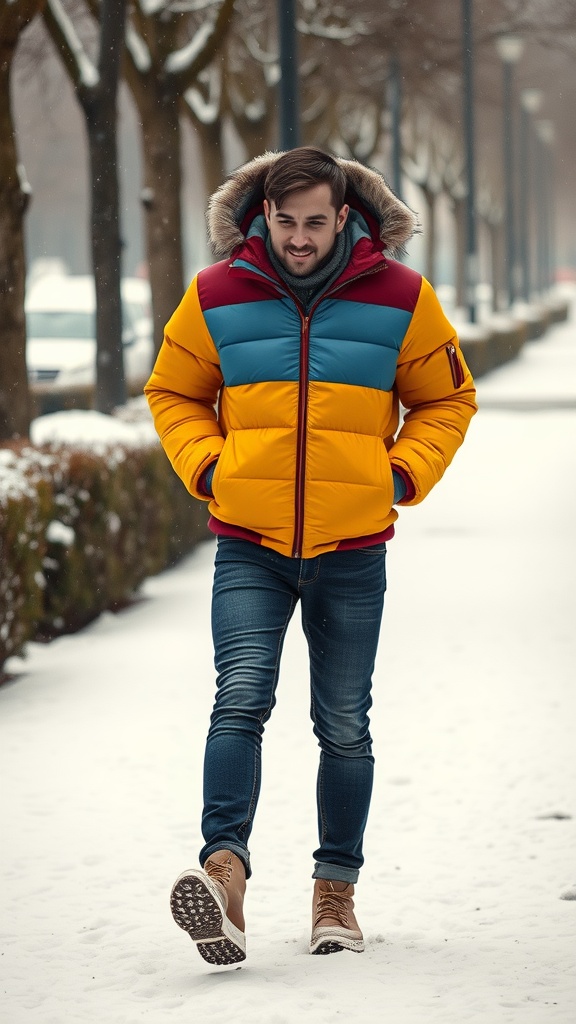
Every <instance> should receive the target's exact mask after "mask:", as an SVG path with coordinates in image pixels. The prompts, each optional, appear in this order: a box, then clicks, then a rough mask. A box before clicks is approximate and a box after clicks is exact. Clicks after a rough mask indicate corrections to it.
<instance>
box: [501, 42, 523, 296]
mask: <svg viewBox="0 0 576 1024" xmlns="http://www.w3.org/2000/svg"><path fill="white" fill-rule="evenodd" d="M496 49H497V51H498V54H499V56H500V58H501V60H502V64H503V67H504V87H503V108H504V117H503V125H504V146H503V153H504V193H505V200H504V207H505V228H506V279H507V289H508V305H509V306H512V304H513V303H514V299H515V298H516V291H517V288H516V283H517V267H516V229H515V223H514V140H513V130H514V119H513V115H512V92H513V89H512V85H513V82H512V80H513V69H514V65H515V64H517V63H518V61H519V60H520V57H521V56H522V52H523V50H524V40H523V39H520V38H519V37H518V36H512V35H508V36H499V37H498V38H497V40H496Z"/></svg>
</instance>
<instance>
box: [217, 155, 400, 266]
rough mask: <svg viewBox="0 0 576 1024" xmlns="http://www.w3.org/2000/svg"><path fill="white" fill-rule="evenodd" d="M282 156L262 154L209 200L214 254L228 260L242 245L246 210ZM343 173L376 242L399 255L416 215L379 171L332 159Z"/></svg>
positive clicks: (254, 202) (261, 194) (259, 198)
mask: <svg viewBox="0 0 576 1024" xmlns="http://www.w3.org/2000/svg"><path fill="white" fill-rule="evenodd" d="M280 156H282V153H280V152H278V153H270V152H268V153H264V154H263V155H262V156H258V157H256V158H255V159H254V160H250V161H249V162H248V163H246V164H244V165H243V166H242V167H239V168H238V170H236V171H234V172H233V173H232V174H231V175H230V176H229V177H228V178H227V179H226V181H225V182H224V183H223V184H222V185H221V186H220V188H219V189H217V191H216V192H215V193H214V195H213V196H212V197H211V198H210V201H209V203H208V210H207V214H206V218H207V221H208V237H209V240H210V245H211V246H212V249H213V251H214V254H215V255H216V256H218V257H219V258H220V259H223V258H225V257H228V256H230V255H231V253H232V252H233V251H234V249H236V248H237V247H238V246H239V245H241V243H242V242H243V241H244V235H243V233H242V231H241V227H240V226H241V224H242V222H243V220H244V217H245V216H246V214H247V213H248V211H249V210H250V209H252V208H253V207H254V206H257V205H259V203H261V202H262V200H263V199H264V182H265V180H266V175H267V174H268V171H269V170H270V168H271V166H272V164H273V163H274V162H275V161H276V160H277V159H278V158H279V157H280ZM336 159H337V161H338V163H339V164H340V166H341V167H342V168H343V170H344V171H345V172H346V177H347V178H348V185H349V188H350V189H352V191H353V192H355V194H356V195H357V196H358V199H359V200H360V203H361V205H364V206H366V208H367V210H368V211H369V212H370V213H371V214H372V215H373V216H375V217H376V218H377V220H378V221H379V223H380V231H379V234H380V239H381V241H382V242H383V243H384V246H385V248H386V249H387V250H388V251H390V252H402V250H403V247H404V245H405V243H406V242H407V241H408V239H409V238H411V236H412V235H413V234H414V232H415V231H416V230H417V227H418V221H417V217H416V214H415V213H413V212H412V210H410V208H409V207H408V206H406V205H405V203H403V202H402V201H401V200H400V199H398V198H397V196H395V195H394V193H393V192H392V189H391V188H389V186H388V185H387V184H386V182H385V180H384V178H383V176H382V175H381V174H380V173H379V171H374V170H372V169H371V168H369V167H365V166H364V164H361V163H358V161H356V160H344V159H341V158H339V157H336Z"/></svg>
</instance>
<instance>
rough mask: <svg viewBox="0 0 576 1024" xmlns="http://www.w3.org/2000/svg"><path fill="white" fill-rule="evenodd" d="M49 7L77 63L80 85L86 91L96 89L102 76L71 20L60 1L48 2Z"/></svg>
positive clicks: (52, 0)
mask: <svg viewBox="0 0 576 1024" xmlns="http://www.w3.org/2000/svg"><path fill="white" fill-rule="evenodd" d="M48 6H49V7H50V10H51V12H52V15H53V17H54V18H55V20H56V21H57V22H58V24H59V26H60V31H61V32H62V34H63V36H64V37H65V39H66V42H67V45H68V47H69V49H70V52H71V53H72V56H73V57H74V60H75V61H76V67H77V68H78V76H79V79H80V84H81V85H83V86H84V87H85V88H86V89H93V88H95V86H97V85H98V83H99V81H100V76H99V75H98V71H97V70H96V68H95V67H94V64H93V63H92V61H91V60H90V58H89V57H88V55H87V53H86V51H85V49H84V47H83V46H82V41H81V39H80V36H79V35H78V33H77V31H76V29H75V27H74V24H73V22H72V20H71V18H70V17H69V16H68V14H67V13H66V11H65V10H64V8H63V6H62V4H61V3H60V0H48Z"/></svg>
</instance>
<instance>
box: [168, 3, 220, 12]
mask: <svg viewBox="0 0 576 1024" xmlns="http://www.w3.org/2000/svg"><path fill="white" fill-rule="evenodd" d="M219 2H220V0H173V2H172V3H171V4H170V10H171V11H172V13H173V14H196V13H197V11H207V10H208V9H209V8H210V7H216V5H217V4H218V3H219Z"/></svg>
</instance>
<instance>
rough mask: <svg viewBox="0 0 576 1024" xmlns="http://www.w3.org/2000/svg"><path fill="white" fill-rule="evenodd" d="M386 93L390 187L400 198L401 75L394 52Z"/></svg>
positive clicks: (390, 61) (390, 62) (389, 66)
mask: <svg viewBox="0 0 576 1024" xmlns="http://www.w3.org/2000/svg"><path fill="white" fill-rule="evenodd" d="M388 94H389V99H388V104H389V107H390V113H391V116H392V124H391V128H392V188H393V189H394V192H395V194H396V195H397V196H398V199H402V138H401V134H400V128H401V123H402V75H401V72H400V62H399V60H398V57H397V56H396V54H392V55H391V57H390V60H389V64H388Z"/></svg>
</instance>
